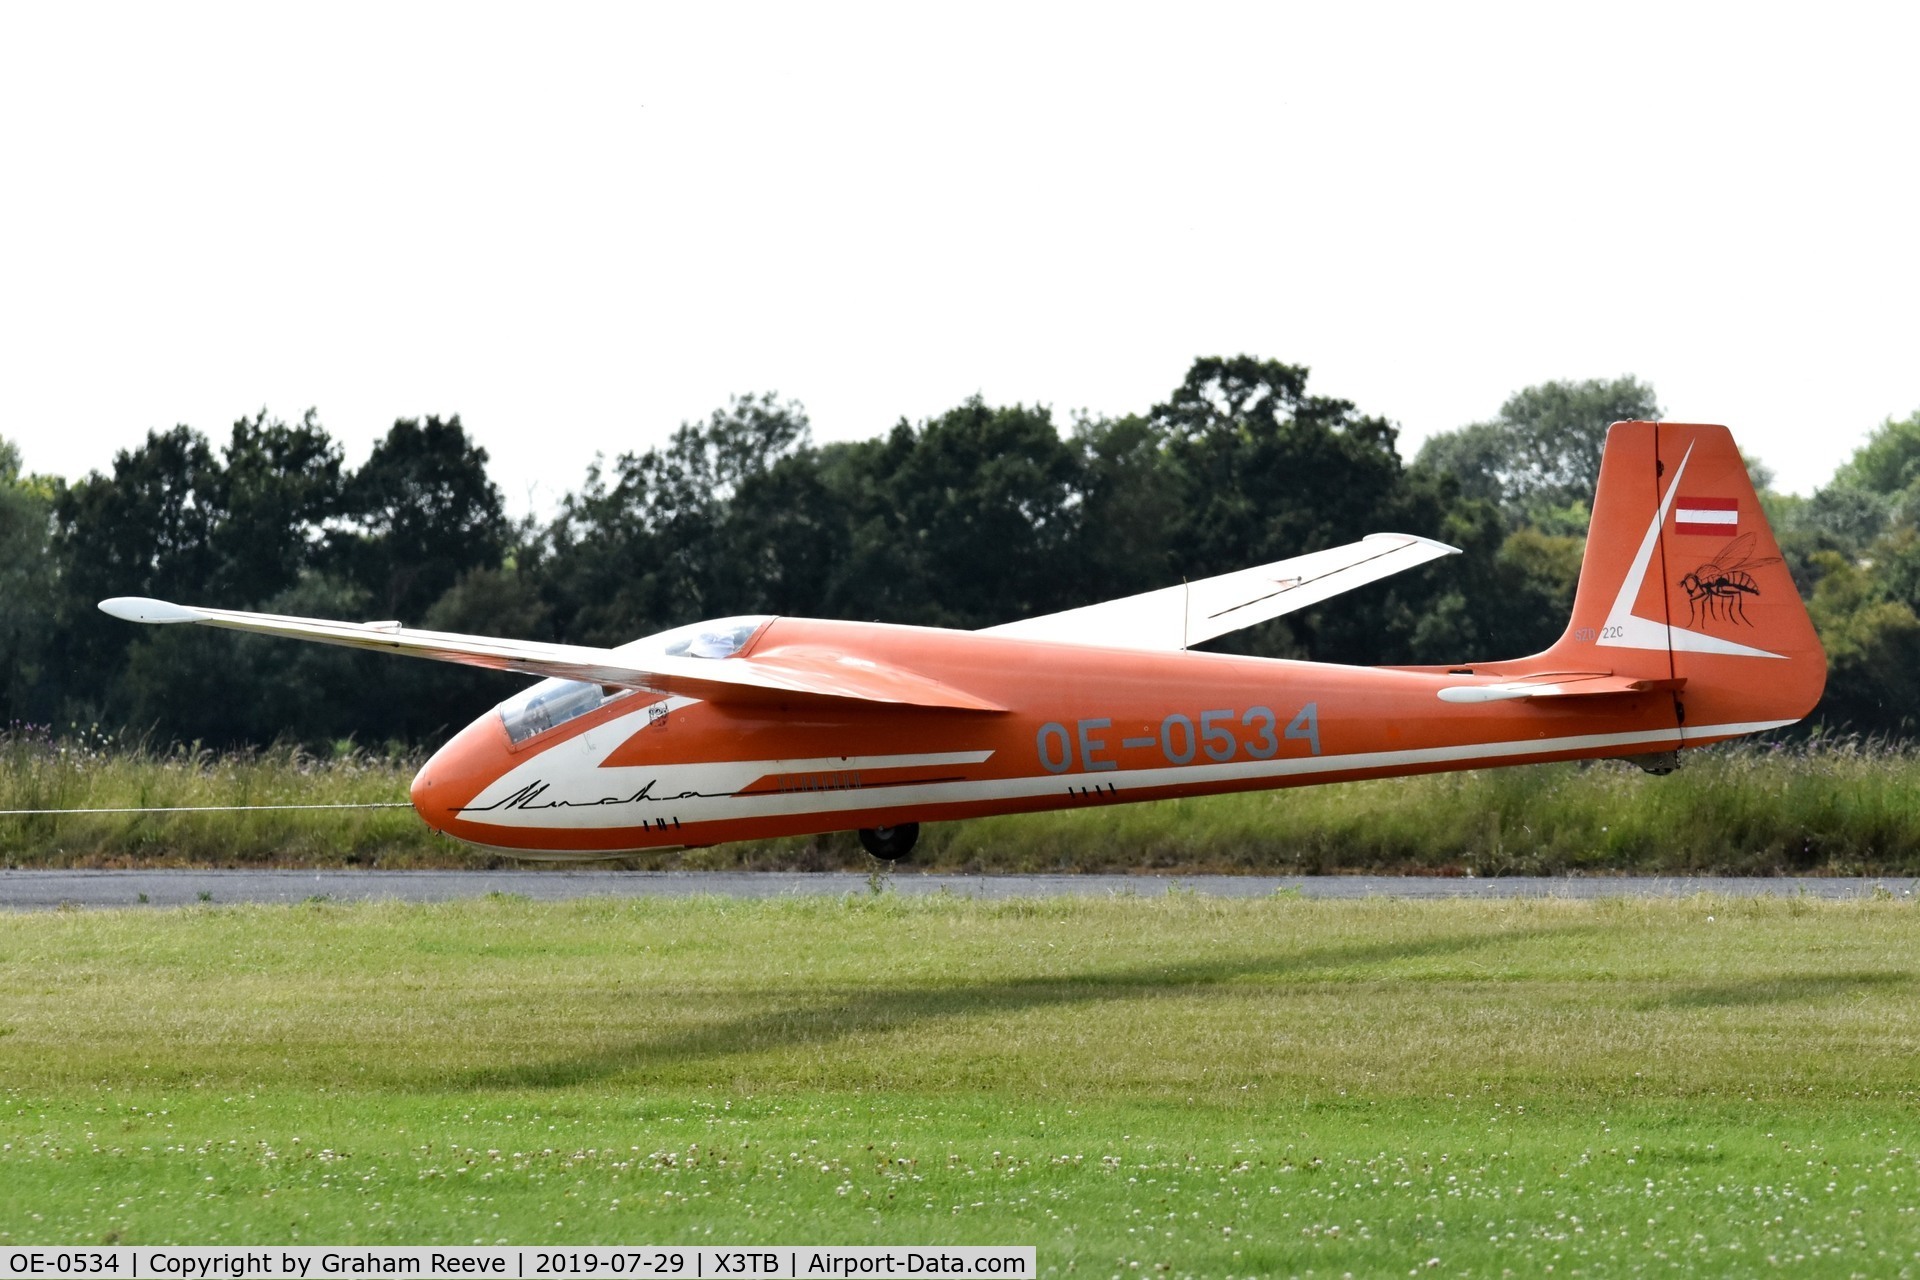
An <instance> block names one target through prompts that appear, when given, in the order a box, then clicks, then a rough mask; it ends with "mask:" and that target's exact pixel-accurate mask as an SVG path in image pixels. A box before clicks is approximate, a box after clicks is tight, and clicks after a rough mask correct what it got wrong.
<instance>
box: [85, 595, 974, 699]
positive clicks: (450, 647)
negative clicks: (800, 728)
mask: <svg viewBox="0 0 1920 1280" xmlns="http://www.w3.org/2000/svg"><path fill="white" fill-rule="evenodd" d="M100 608H101V609H103V610H105V611H106V612H107V613H110V614H112V615H113V616H114V617H116V618H124V619H125V620H127V621H128V622H154V623H176V622H196V623H200V624H201V625H203V626H209V627H225V628H228V629H230V630H233V631H253V632H258V633H260V634H262V635H270V636H286V637H289V638H291V639H295V640H315V641H318V642H320V643H321V644H336V645H345V646H347V647H348V648H352V649H371V650H374V651H376V652H379V653H397V654H401V655H403V656H406V657H413V658H432V659H434V660H436V661H439V662H457V663H460V664H462V665H464V666H469V667H486V668H488V669H490V670H494V671H517V672H521V673H522V674H525V675H532V676H548V677H555V678H558V679H562V680H581V681H587V682H590V683H593V684H600V685H608V686H613V687H617V688H624V689H646V690H651V691H652V692H655V693H665V694H679V695H681V696H683V697H689V698H700V699H703V700H706V701H714V702H727V701H732V702H740V701H755V702H768V701H788V700H808V699H815V698H823V699H833V700H839V701H854V702H879V703H889V704H892V705H896V706H912V707H942V708H949V709H953V710H960V711H1002V710H1005V708H1003V707H1000V706H998V705H996V704H995V703H991V702H988V701H986V700H985V699H982V698H976V697H974V696H973V695H972V694H970V693H967V692H965V691H963V690H960V689H955V688H952V687H950V686H948V685H944V684H941V683H940V682H939V681H937V680H930V679H928V678H927V677H925V676H923V675H920V674H918V673H916V672H912V671H904V670H902V669H900V668H898V667H891V666H886V665H884V664H881V663H876V662H871V661H868V660H866V659H863V658H854V657H850V656H847V655H843V654H829V653H822V652H815V651H805V652H792V651H782V652H776V653H775V654H773V655H772V656H770V657H768V658H767V659H764V660H759V661H756V660H755V659H753V658H750V657H727V658H697V657H677V656H674V655H670V654H661V653H655V652H634V650H636V649H639V648H641V647H642V645H643V644H644V642H640V643H639V644H635V645H628V646H623V647H622V648H619V649H596V648H590V647H587V646H583V645H570V644H545V643H541V642H539V641H531V640H496V639H492V638H489V637H486V636H468V635H457V634H454V633H452V632H446V631H422V630H419V629H416V628H412V627H403V626H401V625H400V624H399V623H397V622H334V621H330V620H327V619H324V618H292V617H286V616H283V615H281V614H273V613H244V612H241V611H239V610H236V609H202V608H195V607H189V606H186V605H177V604H170V603H168V602H167V601H165V600H146V599H141V598H138V597H132V596H122V597H117V598H115V599H112V600H103V601H101V602H100Z"/></svg>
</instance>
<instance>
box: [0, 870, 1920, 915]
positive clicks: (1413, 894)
mask: <svg viewBox="0 0 1920 1280" xmlns="http://www.w3.org/2000/svg"><path fill="white" fill-rule="evenodd" d="M882 878H883V880H884V882H885V884H886V885H887V886H888V887H890V888H891V889H892V890H893V891H894V892H896V893H903V894H932V893H942V892H945V893H951V894H956V895H959V896H964V897H974V898H1036V897H1040V898H1044V897H1057V896H1063V895H1073V894H1083V895H1084V894H1138V895H1141V896H1154V895H1159V894H1164V893H1168V892H1176V891H1177V892H1182V893H1189V892H1190V893H1200V894H1209V895H1213V896H1216V897H1222V898H1250V897H1260V896H1263V895H1265V894H1270V893H1275V892H1289V891H1292V892H1298V893H1299V894H1300V895H1301V896H1302V897H1307V898H1367V897H1382V898H1541V897H1558V898H1607V897H1684V896H1686V895H1688V894H1695V893H1718V894H1729V895H1734V896H1740V897H1747V896H1757V895H1766V894H1772V895H1777V896H1787V897H1790V896H1793V895H1795V894H1805V895H1807V896H1808V897H1815V898H1861V897H1868V896H1871V895H1872V894H1874V893H1875V892H1876V891H1882V892H1887V893H1891V894H1893V895H1894V896H1896V897H1912V896H1913V895H1914V894H1915V892H1916V891H1920V881H1917V880H1913V879H1908V878H1883V879H1841V878H1822V879H1761V878H1753V877H1742V878H1735V877H1728V878H1715V877H1674V876H1647V877H1637V876H1635V877H1628V876H1620V877H1615V876H1596V877H1583V878H1578V879H1566V878H1558V877H1546V876H1510V877H1504V878H1501V879H1495V880H1475V879H1464V878H1462V879H1445V878H1436V879H1429V878H1423V877H1405V876H1106V875H1087V876H1073V875H1051V876H967V875H929V874H922V873H918V872H914V871H899V872H895V873H893V874H891V875H885V876H883V877H882ZM875 887H876V885H875V883H874V882H873V881H872V879H871V878H870V877H868V876H866V875H863V874H860V873H858V872H827V873H819V872H815V873H788V872H772V871H733V872H729V871H575V870H564V871H562V870H546V871H536V870H528V871H39V870H24V871H0V909H11V910H27V911H31V910H46V909H49V908H57V907H131V906H139V905H147V906H154V907H179V906H192V905H194V904H197V903H235V902H301V901H305V900H307V899H312V898H325V899H330V900H333V901H339V902H346V901H363V900H370V899H395V900H399V901H404V902H442V901H447V900H449V899H454V898H477V897H481V896H483V895H485V894H489V893H510V894H517V895H520V896H522V897H527V898H536V899H542V900H552V899H561V898H591V897H611V898H646V897H688V896H693V895H698V894H717V895H721V896H724V897H732V898H774V897H782V896H792V895H796V894H814V895H826V896H838V895H842V894H862V893H867V892H869V891H870V890H871V889H873V888H875Z"/></svg>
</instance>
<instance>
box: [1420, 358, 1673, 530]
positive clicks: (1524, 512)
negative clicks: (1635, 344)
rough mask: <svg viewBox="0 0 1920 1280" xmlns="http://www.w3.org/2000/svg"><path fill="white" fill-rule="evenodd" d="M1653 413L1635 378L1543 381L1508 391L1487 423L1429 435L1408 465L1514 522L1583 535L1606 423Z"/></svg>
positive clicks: (1653, 404)
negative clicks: (1446, 478)
mask: <svg viewBox="0 0 1920 1280" xmlns="http://www.w3.org/2000/svg"><path fill="white" fill-rule="evenodd" d="M1659 416H1660V405H1659V402H1658V401H1657V400H1656V399H1655V397H1654V392H1653V388H1652V387H1650V386H1648V385H1647V384H1645V383H1643V382H1641V381H1640V380H1639V379H1638V378H1634V377H1622V378H1611V379H1602V378H1591V379H1588V380H1587V381H1585V382H1543V383H1540V384H1539V385H1537V386H1532V387H1528V388H1526V389H1525V390H1522V391H1518V392H1515V393H1514V394H1513V396H1512V397H1510V398H1509V399H1508V400H1507V402H1506V403H1505V404H1503V405H1501V406H1500V413H1499V416H1498V417H1496V418H1495V419H1494V420H1493V421H1491V422H1483V423H1475V424H1474V425H1472V426H1468V427H1463V428H1461V429H1460V430H1458V431H1450V432H1442V433H1440V434H1439V435H1435V436H1433V437H1431V438H1430V439H1429V440H1427V442H1426V443H1425V444H1424V445H1422V446H1421V449H1420V453H1419V454H1418V456H1417V457H1416V458H1415V460H1414V466H1415V468H1417V469H1421V470H1426V471H1431V472H1435V473H1439V474H1446V475H1451V476H1453V477H1454V479H1455V481H1456V482H1457V483H1458V484H1459V486H1460V492H1461V493H1462V494H1463V495H1464V496H1467V497H1482V498H1489V499H1491V500H1493V501H1495V502H1497V503H1498V504H1499V505H1500V507H1501V509H1502V510H1503V511H1504V512H1505V513H1506V514H1507V516H1508V517H1509V519H1510V520H1511V521H1512V522H1513V523H1514V524H1515V525H1518V524H1522V523H1525V524H1532V525H1534V526H1536V527H1538V528H1542V529H1545V530H1546V531H1548V532H1551V533H1565V534H1584V533H1585V532H1586V519H1587V515H1586V513H1587V510H1588V508H1589V507H1590V505H1591V504H1592V501H1593V489H1594V485H1595V483H1596V482H1597V481H1598V480H1599V477H1600V454H1601V451H1602V449H1603V448H1604V447H1605V445H1606V440H1607V428H1608V427H1609V426H1610V425H1612V424H1613V423H1615V422H1625V421H1633V420H1636V419H1641V420H1645V419H1657V418H1658V417H1659Z"/></svg>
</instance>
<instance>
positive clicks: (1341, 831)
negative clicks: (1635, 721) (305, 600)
mask: <svg viewBox="0 0 1920 1280" xmlns="http://www.w3.org/2000/svg"><path fill="white" fill-rule="evenodd" d="M419 764H420V761H419V759H418V758H416V757H414V756H410V755H407V754H405V753H377V752H376V753H369V752H365V751H358V750H343V751H341V752H340V753H338V754H336V755H334V756H329V757H326V758H317V757H314V756H312V755H309V754H307V753H304V752H301V751H299V750H297V749H292V748H281V749H275V750H271V751H265V752H258V753H253V754H248V755H226V756H221V755H215V754H213V753H210V752H204V751H189V750H177V751H171V752H152V751H146V750H141V749H137V748H128V747H125V746H122V745H118V744H114V743H111V742H105V743H103V742H99V741H91V742H89V741H84V740H82V741H55V740H51V739H48V738H46V737H45V736H44V735H43V736H40V737H37V738H36V737H33V736H31V735H21V734H14V735H12V736H6V735H0V810H13V809H46V808H53V809H81V808H116V807H146V806H170V805H286V804H367V803H382V802H385V803H392V802H396V801H404V800H405V799H406V796H407V785H408V783H409V781H410V780H411V779H412V776H413V773H414V771H415V770H416V769H417V768H418V767H419ZM0 860H3V861H4V863H5V864H6V865H8V866H24V867H32V866H113V867H153V866H382V867H436V866H437V867H474V866H490V865H511V863H510V861H509V860H507V859H504V858H502V857H500V856H499V855H496V854H490V853H486V852H483V851H479V850H475V849H473V848H471V847H469V846H466V845H462V844H460V843H458V842H457V841H454V840H451V839H448V838H447V837H445V836H442V835H439V834H437V833H435V832H433V831H431V830H429V829H428V828H427V827H426V826H425V825H424V824H423V823H421V822H420V820H419V819H418V818H417V817H415V816H414V814H413V812H412V811H411V810H410V809H405V808H400V809H372V810H349V811H337V810H336V811H322V812H287V811H280V810H264V811H255V812H248V813H198V814H130V815H105V814H72V815H65V816H51V815H40V816H7V815H4V814H0ZM626 865H630V866H635V867H647V868H676V867H677V868H695V869H718V868H743V867H744V868H767V869H773V868H782V869H796V870H829V869H845V868H860V869H865V868H866V867H868V866H869V865H871V864H870V862H869V859H868V858H867V855H866V854H865V853H863V852H862V851H861V849H860V846H859V844H858V842H857V841H856V840H855V839H854V837H853V835H852V833H851V832H842V833H838V834H834V835H827V836H819V837H808V838H802V839H790V840H769V841H747V842H741V843H737V844H727V845H720V846H717V847H715V848H711V849H696V850H687V851H682V852H668V853H657V854H651V855H646V856H643V857H637V858H634V859H630V860H628V862H627V864H626ZM914 865H915V866H918V867H925V868H931V869H937V870H969V871H1029V872H1030V871H1055V870H1068V871H1141V870H1151V871H1173V872H1189V873H1194V872H1203V871H1212V872H1220V871H1226V872H1236V871H1238V872H1267V873H1272V874H1298V873H1321V872H1338V871H1387V872H1416V873H1429V874H1455V875H1458V874H1467V873H1471V874H1474V875H1481V876H1486V875H1514V874H1535V875H1539V874H1546V875H1558V874H1568V873H1588V874H1591V873H1606V872H1638V873H1675V874H1721V875H1781V874H1844V875H1901V874H1906V875H1920V755H1916V754H1915V753H1914V752H1913V751H1912V750H1910V749H1907V748H1905V747H1893V746H1888V745H1885V744H1876V743H1871V742H1862V741H1860V740H1857V739H1845V740H1836V741H1827V742H1820V743H1816V744H1811V745H1808V744H1800V745H1796V746H1791V747H1780V746H1770V745H1767V744H1757V745H1734V746H1729V747H1722V748H1714V749H1709V750H1706V751H1700V752H1693V753H1689V754H1688V755H1687V756H1686V757H1685V763H1684V764H1683V766H1682V768H1681V770H1680V771H1679V772H1678V773H1676V774H1674V775H1672V776H1670V777H1664V778H1655V777H1649V776H1648V775H1646V774H1644V773H1642V772H1641V771H1640V770H1638V769H1636V768H1634V767H1633V766H1632V765H1627V764H1621V763H1617V762H1598V763H1594V764H1590V765H1584V766H1583V765H1578V764H1559V765H1531V766H1520V767H1517V768H1508V769H1492V770H1484V771H1479V772H1470V773H1452V774H1437V775H1431V776H1427V777H1418V778H1395V779H1387V780H1383V781H1377V782H1358V783H1344V784H1339V785H1334V786H1321V787H1306V788H1300V789H1294V790H1287V791H1272V792H1258V793H1253V794H1248V795H1236V796H1215V797H1211V798H1208V799H1200V800H1179V801H1169V802H1163V803H1158V804H1134V805H1118V806H1115V807H1112V808H1105V809H1091V810H1077V811H1072V812H1063V813H1051V814H1031V815H1025V816H1019V817H1007V818H992V819H986V820H982V821H976V822H964V823H936V824H930V825H929V826H928V827H927V828H926V830H925V831H924V832H923V834H922V837H921V842H920V845H919V847H918V848H917V849H916V850H915V851H914Z"/></svg>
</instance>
